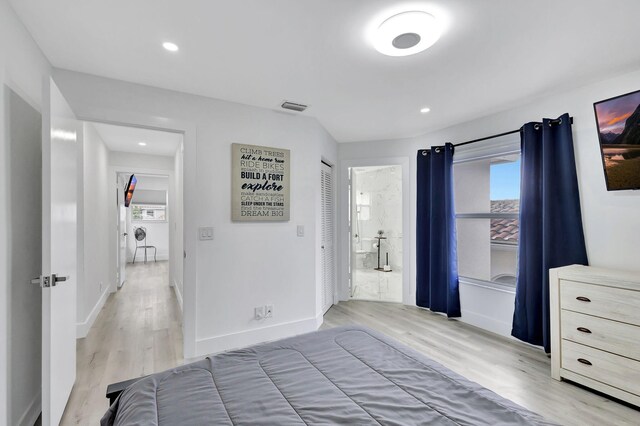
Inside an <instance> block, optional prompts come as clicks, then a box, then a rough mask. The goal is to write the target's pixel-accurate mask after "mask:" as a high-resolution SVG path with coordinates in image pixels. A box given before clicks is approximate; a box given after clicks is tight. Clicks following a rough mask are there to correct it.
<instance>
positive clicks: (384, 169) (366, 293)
mask: <svg viewBox="0 0 640 426" xmlns="http://www.w3.org/2000/svg"><path fill="white" fill-rule="evenodd" d="M349 182H350V185H349V194H350V197H349V223H350V230H351V232H350V236H351V250H350V256H349V259H350V262H349V263H350V265H349V269H350V273H351V282H350V284H351V285H350V297H351V298H352V299H359V300H376V301H385V302H402V296H403V279H402V274H403V235H402V232H403V199H402V166H401V165H385V166H369V167H351V168H349Z"/></svg>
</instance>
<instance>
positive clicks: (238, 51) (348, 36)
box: [11, 0, 640, 142]
mask: <svg viewBox="0 0 640 426" xmlns="http://www.w3.org/2000/svg"><path fill="white" fill-rule="evenodd" d="M11 3H12V4H13V7H14V9H15V10H16V12H17V13H18V15H19V16H20V18H21V19H22V20H23V22H24V23H25V25H26V26H27V28H28V29H29V31H30V32H31V33H32V34H33V37H34V38H35V40H36V42H37V43H38V44H39V45H40V47H41V48H42V50H43V51H44V53H45V55H46V56H47V57H48V58H49V60H50V61H51V63H52V64H53V65H54V66H56V67H60V68H66V69H71V70H75V71H81V72H87V73H91V74H96V75H100V76H105V77H110V78H116V79H120V80H125V81H130V82H135V83H142V84H147V85H152V86H157V87H162V88H167V89H172V90H178V91H183V92H188V93H194V94H198V95H204V96H210V97H214V98H219V99H225V100H230V101H236V102H241V103H245V104H250V105H255V106H260V107H265V108H274V109H277V108H278V105H279V104H280V103H281V101H282V100H284V99H287V100H290V101H293V102H299V103H304V104H308V105H310V108H309V109H308V110H307V111H306V112H304V113H303V114H305V115H310V116H314V117H316V118H317V119H318V120H319V121H320V122H321V123H322V124H323V125H324V126H325V127H326V129H327V130H328V131H329V132H330V133H331V134H332V135H333V136H334V137H335V138H336V139H337V140H338V141H340V142H345V141H355V140H379V139H388V138H397V137H409V136H415V135H418V134H421V133H424V132H426V131H429V130H433V129H436V128H442V127H445V126H448V125H451V124H455V123H459V122H463V121H468V120H470V119H473V118H477V117H481V116H484V115H487V114H490V113H492V112H497V111H500V110H504V109H507V108H510V107H513V106H515V105H518V104H522V103H525V102H527V101H528V100H530V99H531V98H534V97H539V96H544V95H545V94H548V93H550V92H551V91H553V90H558V89H561V90H564V89H569V88H573V87H577V86H580V85H584V84H586V83H589V82H592V81H596V80H598V79H600V78H603V77H604V76H609V75H612V74H616V73H622V72H626V71H631V70H634V69H638V68H639V67H640V49H638V48H637V40H638V39H639V38H640V25H638V23H637V17H638V16H639V15H640V2H639V1H637V0H617V1H615V2H606V1H601V0H562V1H557V0H538V1H527V0H484V1H478V0H446V1H445V0H434V1H418V2H415V1H414V2H412V1H389V0H349V1H346V0H306V1H300V0H271V1H265V0H226V1H217V0H183V1H171V0H160V1H159V0H136V1H125V0H111V1H102V2H100V1H80V2H79V1H75V0H11ZM400 9H402V10H405V9H409V10H411V9H422V10H425V11H429V12H431V13H432V14H433V15H435V16H436V17H437V18H439V19H440V20H442V21H443V23H444V25H445V27H446V28H445V31H444V33H443V35H442V37H441V39H440V41H438V42H437V43H436V44H435V45H434V46H433V47H431V48H430V49H428V50H426V51H424V52H422V53H419V54H417V55H413V56H406V57H387V56H384V55H381V54H380V53H378V52H377V51H376V50H375V49H374V48H373V47H372V45H371V43H369V41H368V40H367V37H366V36H365V33H366V31H367V30H368V29H369V28H370V26H371V25H372V24H373V23H374V22H376V20H377V19H378V20H379V19H380V18H386V17H387V16H390V15H391V14H393V12H397V11H399V10H400ZM167 40H170V41H172V42H175V43H176V44H178V46H179V47H180V50H179V52H176V53H170V52H167V51H165V50H164V49H162V47H161V43H162V42H163V41H167ZM424 106H428V107H430V108H431V112H430V113H428V114H421V113H420V112H419V110H420V108H422V107H424Z"/></svg>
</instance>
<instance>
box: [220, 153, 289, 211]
mask: <svg viewBox="0 0 640 426" xmlns="http://www.w3.org/2000/svg"><path fill="white" fill-rule="evenodd" d="M231 152H232V154H231V161H232V164H231V173H232V176H231V220H234V221H245V222H247V221H251V222H256V221H257V222H262V221H271V222H275V221H288V220H289V204H290V200H289V197H290V190H291V185H290V174H291V172H290V169H291V152H290V151H289V150H288V149H280V148H270V147H266V146H257V145H243V144H237V143H234V144H231Z"/></svg>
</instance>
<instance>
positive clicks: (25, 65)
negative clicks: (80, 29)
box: [0, 0, 50, 426]
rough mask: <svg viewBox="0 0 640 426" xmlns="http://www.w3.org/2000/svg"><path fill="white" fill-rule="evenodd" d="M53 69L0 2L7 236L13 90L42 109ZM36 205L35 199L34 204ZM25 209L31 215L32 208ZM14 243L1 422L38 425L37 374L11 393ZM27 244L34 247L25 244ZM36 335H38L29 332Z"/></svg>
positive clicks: (3, 255)
mask: <svg viewBox="0 0 640 426" xmlns="http://www.w3.org/2000/svg"><path fill="white" fill-rule="evenodd" d="M49 73H50V65H49V63H48V61H47V60H46V58H45V57H44V55H43V54H42V52H41V51H40V49H39V48H38V46H37V45H36V44H35V42H34V41H33V39H32V38H31V36H30V35H29V33H28V32H27V30H26V29H25V28H24V27H23V26H22V23H21V22H20V21H19V20H18V18H17V17H16V15H15V13H14V12H13V10H12V9H11V6H10V5H9V4H8V2H7V1H6V0H0V99H1V100H2V102H0V235H3V236H6V235H10V232H9V231H10V230H11V229H12V228H13V225H14V222H13V219H12V214H11V211H10V203H9V199H10V197H11V192H10V187H9V175H10V171H11V167H9V151H8V148H9V140H10V120H11V119H10V115H9V114H10V104H9V98H10V92H9V90H11V91H13V92H15V93H16V94H18V95H19V96H20V97H21V98H22V99H24V100H25V101H27V103H29V104H30V105H31V106H32V107H33V108H35V110H37V111H40V109H41V100H42V82H43V79H44V78H45V77H46V76H48V75H49ZM34 155H35V154H34ZM38 158H39V154H38ZM29 163H30V165H28V166H25V167H31V165H33V164H37V159H36V158H33V159H31V161H29ZM36 206H37V204H36V202H35V201H34V205H33V207H36ZM31 211H33V210H31ZM23 213H24V214H25V215H29V212H23ZM27 217H28V216H27ZM11 244H12V242H11V240H10V239H9V238H0V274H1V276H0V426H2V425H5V424H11V425H14V424H16V419H22V422H23V423H25V424H26V423H33V420H34V418H33V416H34V415H36V416H37V413H38V412H39V411H40V388H39V386H35V385H34V382H33V381H32V380H31V377H29V378H27V377H25V379H24V382H23V384H24V385H25V390H24V391H22V392H21V395H28V399H25V398H27V397H25V398H22V397H19V396H18V395H15V394H13V392H12V391H10V389H12V388H11V387H10V384H9V376H8V372H9V371H11V370H12V369H13V368H14V366H13V365H11V364H10V361H9V358H10V356H9V348H10V345H9V344H8V342H9V336H10V327H11V325H10V322H9V316H10V315H11V313H10V306H11V300H10V298H9V296H10V295H9V291H8V290H9V285H18V283H17V282H14V280H13V279H12V277H13V271H12V266H11V265H12V263H11V262H12V258H11V256H12V252H13V250H15V247H14V246H11ZM23 248H24V249H27V248H28V247H27V245H25V246H24V247H23ZM30 251H31V250H30ZM36 251H38V250H36ZM33 256H34V257H37V256H39V253H34V254H33ZM36 266H37V265H36ZM33 315H34V316H35V318H34V320H35V321H36V322H37V321H39V317H40V313H39V312H38V311H37V309H36V310H35V312H33ZM14 332H16V333H19V334H22V333H24V336H23V337H24V338H25V339H26V341H27V342H28V344H29V345H30V347H29V349H28V350H30V351H33V354H34V355H37V354H38V353H39V349H38V348H39V347H40V336H39V335H38V336H36V335H35V334H36V333H38V332H37V331H33V330H32V331H20V330H14ZM31 333H32V335H29V334H31ZM38 362H39V361H38ZM36 364H37V363H36ZM32 367H33V370H32V374H33V375H34V377H35V376H37V375H39V365H33V366H32ZM38 384H39V381H38ZM18 424H19V423H18Z"/></svg>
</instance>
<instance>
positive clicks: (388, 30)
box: [371, 10, 442, 56]
mask: <svg viewBox="0 0 640 426" xmlns="http://www.w3.org/2000/svg"><path fill="white" fill-rule="evenodd" d="M441 34H442V25H440V23H439V22H438V20H437V19H436V18H435V17H434V16H433V15H432V14H430V13H427V12H423V11H418V10H413V11H408V12H401V13H398V14H395V15H393V16H391V17H390V18H387V19H386V20H384V21H383V22H382V23H381V24H380V25H379V26H378V28H377V29H376V30H375V31H374V32H373V34H372V35H371V37H372V41H373V46H374V47H375V48H376V50H377V51H378V52H380V53H382V54H384V55H388V56H408V55H414V54H416V53H419V52H422V51H423V50H425V49H427V48H429V47H431V46H433V44H434V43H435V42H436V41H438V39H439V38H440V35H441Z"/></svg>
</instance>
